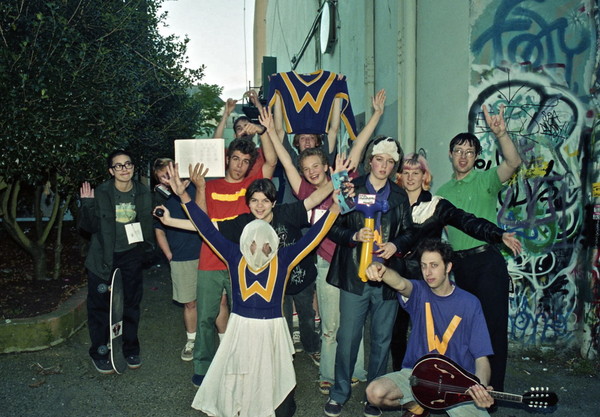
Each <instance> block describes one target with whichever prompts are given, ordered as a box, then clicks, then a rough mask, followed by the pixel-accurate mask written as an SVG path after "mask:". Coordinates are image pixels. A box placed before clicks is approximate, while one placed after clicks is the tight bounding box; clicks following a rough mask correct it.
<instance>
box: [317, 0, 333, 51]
mask: <svg viewBox="0 0 600 417" xmlns="http://www.w3.org/2000/svg"><path fill="white" fill-rule="evenodd" d="M320 26H321V30H320V32H319V40H320V41H321V53H323V54H329V53H331V52H332V51H333V47H334V46H335V42H336V40H337V39H336V37H335V5H334V4H333V3H330V2H329V1H326V2H325V4H323V10H322V11H321V22H320Z"/></svg>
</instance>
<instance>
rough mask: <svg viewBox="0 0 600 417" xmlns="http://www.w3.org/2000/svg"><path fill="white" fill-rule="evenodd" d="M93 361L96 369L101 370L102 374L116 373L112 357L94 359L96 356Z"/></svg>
mask: <svg viewBox="0 0 600 417" xmlns="http://www.w3.org/2000/svg"><path fill="white" fill-rule="evenodd" d="M92 363H93V364H94V367H95V368H96V371H98V372H100V373H101V374H104V375H108V374H114V373H115V370H114V369H113V367H112V363H111V362H110V359H94V358H92Z"/></svg>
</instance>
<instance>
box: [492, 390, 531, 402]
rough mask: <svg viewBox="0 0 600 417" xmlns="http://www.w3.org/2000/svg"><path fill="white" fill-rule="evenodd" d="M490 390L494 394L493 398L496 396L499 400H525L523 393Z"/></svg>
mask: <svg viewBox="0 0 600 417" xmlns="http://www.w3.org/2000/svg"><path fill="white" fill-rule="evenodd" d="M488 392H489V394H490V395H491V396H492V398H495V399H497V400H504V401H510V402H513V403H522V402H523V396H522V395H515V394H509V393H508V392H500V391H488Z"/></svg>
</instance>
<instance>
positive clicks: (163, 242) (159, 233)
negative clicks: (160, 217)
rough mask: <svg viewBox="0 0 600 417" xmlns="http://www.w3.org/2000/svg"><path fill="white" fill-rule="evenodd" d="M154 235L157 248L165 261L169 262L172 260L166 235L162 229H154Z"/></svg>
mask: <svg viewBox="0 0 600 417" xmlns="http://www.w3.org/2000/svg"><path fill="white" fill-rule="evenodd" d="M154 235H155V236H156V243H158V247H159V248H160V250H162V252H163V253H164V254H165V257H166V258H167V260H168V261H169V262H171V259H173V253H172V252H171V247H170V246H169V242H168V241H167V234H166V233H165V231H164V230H162V229H154Z"/></svg>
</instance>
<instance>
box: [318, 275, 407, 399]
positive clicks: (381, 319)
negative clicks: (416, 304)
mask: <svg viewBox="0 0 600 417" xmlns="http://www.w3.org/2000/svg"><path fill="white" fill-rule="evenodd" d="M356 279H358V277H357V278H356ZM397 310H398V301H397V300H395V299H393V300H384V299H383V286H382V285H372V284H369V283H366V284H365V286H364V288H363V293H362V295H357V294H353V293H350V292H347V291H343V290H342V291H340V328H339V330H338V332H337V342H338V345H337V350H336V357H335V383H334V385H333V389H332V390H331V392H330V394H329V396H330V398H331V399H332V400H334V401H336V402H338V403H340V404H343V403H345V402H346V401H348V399H349V398H350V394H351V387H350V382H351V372H352V370H353V369H354V364H355V363H356V357H357V355H358V346H359V344H360V340H361V338H362V335H363V330H364V326H365V321H366V319H367V315H368V313H369V312H370V313H371V340H370V348H371V351H370V354H369V368H368V375H367V380H368V381H372V380H374V379H375V378H378V377H380V376H382V375H384V374H385V373H386V368H387V362H388V357H389V353H390V341H391V339H392V327H393V325H394V320H395V318H396V312H397Z"/></svg>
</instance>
